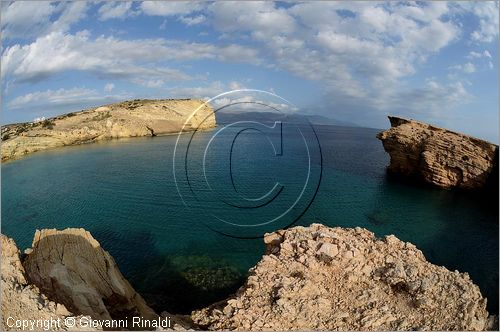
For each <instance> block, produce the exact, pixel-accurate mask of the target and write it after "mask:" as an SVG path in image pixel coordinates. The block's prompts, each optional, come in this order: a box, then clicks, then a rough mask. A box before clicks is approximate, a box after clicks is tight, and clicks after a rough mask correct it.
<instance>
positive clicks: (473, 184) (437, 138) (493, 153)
mask: <svg viewBox="0 0 500 332" xmlns="http://www.w3.org/2000/svg"><path fill="white" fill-rule="evenodd" d="M389 120H390V122H391V128H390V129H389V130H386V131H383V132H381V133H379V134H378V135H377V138H379V139H380V140H381V141H382V143H383V145H384V149H385V151H386V152H387V153H389V155H390V157H391V162H390V165H389V167H388V171H389V172H391V173H395V174H401V175H404V176H408V177H413V178H417V179H419V180H423V181H425V182H427V183H430V184H433V185H436V186H438V187H442V188H453V187H457V188H462V189H479V188H484V187H486V186H488V182H491V187H493V188H497V189H498V177H495V175H496V174H497V173H498V145H495V144H491V143H489V142H486V141H483V140H480V139H477V138H474V137H471V136H467V135H463V134H459V133H455V132H453V131H449V130H446V129H442V128H437V127H434V126H431V125H428V124H426V123H423V122H419V121H415V120H406V119H401V118H397V117H391V116H390V117H389Z"/></svg>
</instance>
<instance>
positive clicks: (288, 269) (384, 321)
mask: <svg viewBox="0 0 500 332" xmlns="http://www.w3.org/2000/svg"><path fill="white" fill-rule="evenodd" d="M264 242H265V243H266V245H267V253H266V254H265V255H264V256H263V257H262V259H261V261H260V262H259V263H258V264H257V265H256V266H255V267H254V268H252V269H251V270H250V276H249V277H248V280H247V282H246V283H245V284H244V285H243V286H242V287H241V288H240V289H239V290H238V292H237V293H236V295H235V296H234V297H232V298H231V299H229V300H227V301H222V302H220V303H216V304H214V305H212V306H210V307H208V308H205V309H202V310H198V311H195V312H193V314H192V319H193V321H194V322H195V323H197V324H198V325H199V326H200V327H201V328H204V329H210V330H220V329H228V330H319V329H321V330H415V329H418V330H483V329H485V328H486V327H488V323H489V319H488V312H487V311H486V309H485V308H486V299H484V298H483V297H482V296H481V293H480V291H479V288H478V287H477V286H476V285H474V284H473V283H472V281H471V280H470V279H469V276H468V275H467V273H459V272H458V271H455V272H451V271H449V270H447V269H446V268H444V267H440V266H436V265H433V264H431V263H429V262H427V261H426V259H425V257H424V255H423V254H422V252H421V251H420V250H418V249H417V248H416V247H415V246H414V245H412V244H411V243H407V242H403V241H400V240H398V239H397V238H396V237H394V236H386V237H385V238H384V239H377V238H376V237H375V236H374V234H373V233H371V232H369V231H367V230H365V229H361V228H355V229H345V228H338V227H337V228H328V227H325V226H323V225H319V224H313V225H311V226H310V227H308V228H304V227H295V228H292V229H289V230H286V231H277V232H275V233H271V234H266V236H265V239H264Z"/></svg>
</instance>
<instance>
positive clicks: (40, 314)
mask: <svg viewBox="0 0 500 332" xmlns="http://www.w3.org/2000/svg"><path fill="white" fill-rule="evenodd" d="M0 240H1V249H2V261H1V267H2V277H1V288H2V319H1V321H0V330H2V331H7V330H11V329H16V328H13V326H12V325H13V324H14V322H15V321H16V320H31V321H36V320H49V319H51V318H52V319H54V320H57V319H58V318H59V319H61V320H64V319H65V318H66V317H69V316H71V317H74V315H73V314H72V313H71V312H69V311H68V310H67V309H66V307H65V306H64V305H63V304H61V303H56V302H53V301H49V300H48V299H47V297H46V296H45V295H44V294H42V293H41V292H40V290H39V289H38V287H36V286H35V285H30V284H28V282H27V280H26V275H25V270H24V267H23V265H22V264H21V260H20V252H19V249H18V248H17V246H16V244H15V242H14V241H13V240H12V239H9V238H8V237H6V236H5V235H1V234H0ZM9 317H11V318H12V319H9ZM78 318H81V317H78ZM76 322H77V326H73V327H69V328H68V327H67V326H65V325H64V324H62V325H61V326H60V328H57V327H55V326H52V328H51V329H50V330H61V329H62V330H95V329H94V328H92V327H85V328H83V327H82V326H79V324H78V322H79V319H76ZM42 328H43V327H40V326H39V327H37V328H36V330H42ZM17 329H18V330H20V328H17Z"/></svg>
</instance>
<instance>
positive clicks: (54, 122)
mask: <svg viewBox="0 0 500 332" xmlns="http://www.w3.org/2000/svg"><path fill="white" fill-rule="evenodd" d="M192 114H193V116H191V115H192ZM212 127H215V114H214V111H213V109H212V107H211V106H210V105H208V104H206V103H205V102H204V101H203V100H193V99H166V100H142V99H141V100H139V99H136V100H132V101H124V102H121V103H116V104H110V105H106V106H101V107H98V108H94V109H89V110H84V111H81V112H74V113H68V114H64V115H60V116H57V117H54V118H51V119H47V120H44V121H39V122H36V123H35V122H34V123H18V124H11V125H6V126H2V161H4V160H8V159H14V158H18V157H21V156H23V155H26V154H29V153H32V152H36V151H40V150H46V149H51V148H55V147H61V146H67V145H75V144H82V143H90V142H94V141H98V140H104V139H111V138H123V137H139V136H158V135H164V134H169V133H177V132H179V131H181V130H184V131H189V130H194V129H207V128H212Z"/></svg>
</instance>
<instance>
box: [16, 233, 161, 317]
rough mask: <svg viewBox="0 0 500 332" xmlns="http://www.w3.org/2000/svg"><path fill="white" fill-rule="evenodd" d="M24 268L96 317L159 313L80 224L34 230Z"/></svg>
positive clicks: (50, 292)
mask: <svg viewBox="0 0 500 332" xmlns="http://www.w3.org/2000/svg"><path fill="white" fill-rule="evenodd" d="M24 267H25V269H26V274H27V276H28V279H29V281H30V282H32V283H33V284H35V285H37V286H38V287H39V288H40V290H41V291H42V292H43V293H44V294H45V295H47V296H48V297H49V298H51V299H52V300H54V301H56V302H58V303H63V304H64V305H65V306H66V307H67V308H68V309H69V310H71V311H72V312H76V313H79V314H83V315H89V316H91V317H92V318H94V319H111V318H114V319H125V318H126V317H134V316H141V317H144V318H146V319H155V318H157V315H156V313H155V312H154V311H153V310H152V309H151V308H149V307H148V306H147V304H146V302H144V300H143V299H142V297H141V296H140V295H139V294H138V293H136V292H135V290H134V289H133V288H132V286H130V284H129V283H128V281H127V280H125V278H124V277H123V275H122V274H121V273H120V270H119V269H118V267H117V265H116V263H115V261H114V259H113V257H111V255H110V254H109V253H108V252H107V251H105V250H103V249H102V248H101V246H100V245H99V243H98V242H97V241H96V240H95V239H94V238H93V237H92V235H90V233H89V232H87V231H85V230H84V229H81V228H80V229H76V228H68V229H65V230H63V231H57V230H55V229H44V230H41V231H38V230H37V231H36V233H35V238H34V239H33V248H32V249H31V250H29V254H28V255H27V257H26V259H25V260H24Z"/></svg>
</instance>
